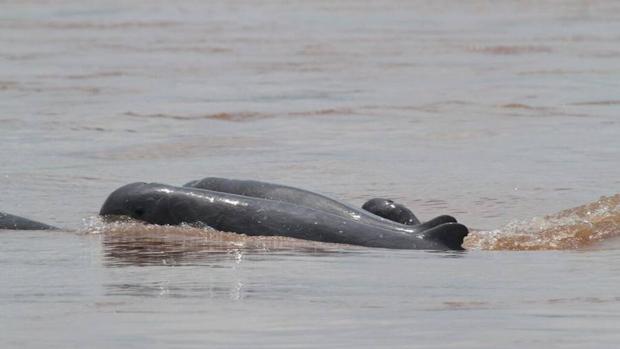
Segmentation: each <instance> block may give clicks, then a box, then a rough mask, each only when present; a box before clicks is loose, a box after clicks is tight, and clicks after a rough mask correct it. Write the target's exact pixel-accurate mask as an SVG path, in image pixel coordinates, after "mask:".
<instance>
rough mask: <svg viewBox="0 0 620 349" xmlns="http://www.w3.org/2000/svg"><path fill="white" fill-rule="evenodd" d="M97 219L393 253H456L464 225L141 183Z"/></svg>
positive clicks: (116, 195)
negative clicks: (372, 219) (358, 215)
mask: <svg viewBox="0 0 620 349" xmlns="http://www.w3.org/2000/svg"><path fill="white" fill-rule="evenodd" d="M99 214H100V215H102V216H118V215H121V216H128V217H131V218H134V219H137V220H141V221H144V222H147V223H152V224H160V225H178V224H182V223H187V224H199V225H203V224H204V225H207V226H210V227H212V228H214V229H217V230H221V231H227V232H235V233H241V234H246V235H278V236H287V237H292V238H298V239H305V240H313V241H322V242H333V243H343V244H351V245H359V246H367V247H383V248H394V249H428V250H448V249H452V250H462V249H463V247H462V243H463V238H464V237H465V236H466V235H467V234H468V230H467V228H466V227H465V226H464V225H462V224H459V223H454V222H449V223H444V224H440V225H438V226H435V227H432V228H425V227H420V226H417V227H415V229H411V227H410V229H409V230H408V231H405V230H403V229H397V228H391V227H390V226H388V225H378V224H368V223H367V222H366V221H360V220H356V219H353V218H351V217H343V216H341V215H337V214H333V213H330V212H327V211H324V210H318V209H316V208H313V207H309V206H307V205H299V204H295V203H290V202H285V201H282V200H270V199H266V198H258V197H252V196H244V195H236V194H230V193H225V192H219V191H212V190H206V189H198V188H190V187H175V186H170V185H165V184H158V183H142V182H139V183H132V184H128V185H125V186H123V187H121V188H119V189H117V190H115V191H114V192H112V193H111V194H110V195H109V196H108V198H107V200H106V201H105V203H104V204H103V206H102V207H101V210H100V212H99ZM386 221H387V220H386ZM388 222H389V221H388ZM391 223H394V222H391ZM401 226H402V225H401Z"/></svg>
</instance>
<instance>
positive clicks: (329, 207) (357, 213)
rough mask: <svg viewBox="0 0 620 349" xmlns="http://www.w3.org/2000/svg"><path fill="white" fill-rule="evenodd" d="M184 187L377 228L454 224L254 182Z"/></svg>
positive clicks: (214, 180) (209, 181)
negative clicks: (398, 216) (408, 219)
mask: <svg viewBox="0 0 620 349" xmlns="http://www.w3.org/2000/svg"><path fill="white" fill-rule="evenodd" d="M184 187H191V188H200V189H207V190H212V191H218V192H223V193H230V194H237V195H243V196H251V197H255V198H261V199H269V200H277V201H282V202H287V203H291V204H295V205H300V206H306V207H309V208H313V209H316V210H321V211H325V212H328V213H331V214H334V215H337V216H340V217H343V218H347V219H352V220H355V221H358V222H360V223H365V224H370V225H376V226H380V227H383V228H388V229H396V230H400V231H403V232H410V233H414V232H416V231H422V230H426V229H429V228H432V227H435V226H438V225H441V224H444V223H451V222H453V223H455V222H456V219H454V217H451V216H447V215H443V216H439V217H435V218H433V219H431V220H429V221H427V222H425V223H422V224H420V221H419V220H418V219H417V218H416V217H415V216H414V215H413V212H411V211H409V210H408V209H407V208H406V207H404V206H402V205H400V206H402V207H403V208H404V209H405V210H407V211H409V213H410V214H411V216H413V218H414V220H413V221H412V223H414V224H409V225H407V224H403V223H404V222H401V221H396V220H394V219H390V218H391V217H389V215H388V214H387V210H382V211H383V212H381V210H379V209H376V210H375V211H377V212H379V213H386V215H388V217H386V216H385V215H381V214H379V215H377V214H375V213H376V212H373V211H372V209H373V207H370V208H371V210H360V209H358V208H356V207H353V206H350V205H347V204H344V203H342V202H339V201H337V200H334V199H331V198H329V197H327V196H324V195H320V194H317V193H313V192H311V191H308V190H303V189H299V188H295V187H289V186H285V185H281V184H275V183H267V182H260V181H253V180H238V179H227V178H219V177H207V178H203V179H201V180H196V181H191V182H189V183H187V184H185V185H184ZM373 200H382V199H373ZM371 201H372V200H371ZM369 202H370V201H369ZM384 217H385V218H384ZM386 218H387V219H386Z"/></svg>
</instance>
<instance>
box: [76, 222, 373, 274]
mask: <svg viewBox="0 0 620 349" xmlns="http://www.w3.org/2000/svg"><path fill="white" fill-rule="evenodd" d="M80 232H81V233H82V234H96V235H101V237H102V242H103V250H104V255H105V260H106V263H107V264H108V265H114V266H122V265H141V266H144V265H179V264H188V263H189V264H195V263H203V262H207V263H212V262H220V261H231V260H234V261H241V260H242V259H243V258H245V256H246V255H257V254H262V253H275V252H278V253H282V252H284V253H302V254H304V255H308V254H321V255H323V254H334V253H348V252H352V251H355V250H361V248H359V247H356V246H349V245H341V244H330V243H323V242H316V241H306V240H299V239H293V238H289V237H282V236H248V235H244V234H236V233H227V232H222V231H218V230H215V229H212V228H209V227H206V226H205V227H196V226H190V225H180V226H169V225H152V224H145V223H142V222H139V221H135V220H132V219H129V218H127V219H122V220H117V221H104V220H103V219H102V218H100V217H98V216H95V217H89V218H87V219H85V220H84V221H83V226H82V229H81V230H80Z"/></svg>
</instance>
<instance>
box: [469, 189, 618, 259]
mask: <svg viewBox="0 0 620 349" xmlns="http://www.w3.org/2000/svg"><path fill="white" fill-rule="evenodd" d="M618 236H620V194H616V195H613V196H608V197H606V196H604V197H601V198H600V199H599V200H598V201H595V202H592V203H589V204H586V205H583V206H579V207H575V208H571V209H568V210H564V211H560V212H558V213H556V214H553V215H549V216H545V217H536V218H532V219H530V220H525V221H513V222H510V223H508V224H507V225H506V226H504V227H502V228H500V229H496V230H492V231H474V232H471V234H470V235H469V236H468V237H467V238H466V240H465V244H464V245H465V247H466V248H469V249H482V250H521V251H524V250H571V249H579V248H587V247H591V246H593V245H595V244H596V243H600V242H601V241H604V240H607V239H611V238H614V237H618Z"/></svg>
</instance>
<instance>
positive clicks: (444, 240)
mask: <svg viewBox="0 0 620 349" xmlns="http://www.w3.org/2000/svg"><path fill="white" fill-rule="evenodd" d="M422 234H423V235H424V239H426V240H431V241H437V242H439V243H441V244H443V245H445V246H446V247H447V248H449V249H451V250H464V248H463V239H465V237H466V236H467V234H469V231H468V230H467V227H466V226H464V225H463V224H460V223H453V222H450V223H444V224H441V225H438V226H436V227H434V228H432V229H429V230H426V231H424V232H423V233H422Z"/></svg>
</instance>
